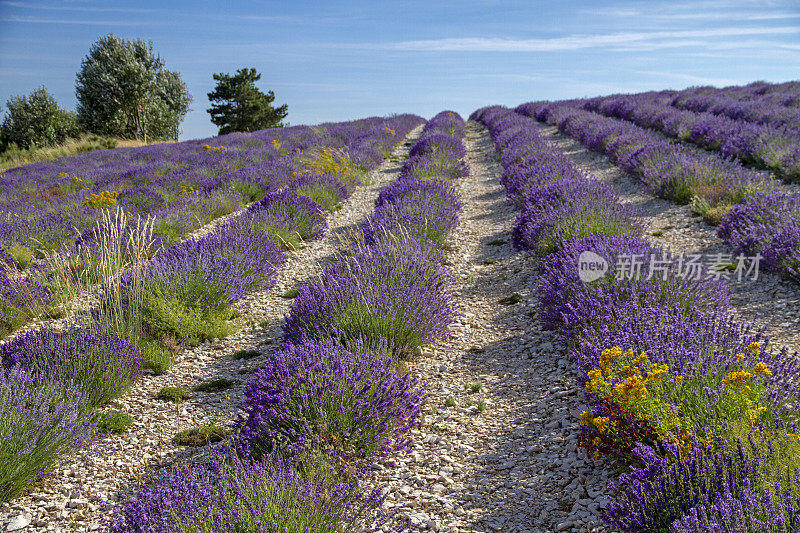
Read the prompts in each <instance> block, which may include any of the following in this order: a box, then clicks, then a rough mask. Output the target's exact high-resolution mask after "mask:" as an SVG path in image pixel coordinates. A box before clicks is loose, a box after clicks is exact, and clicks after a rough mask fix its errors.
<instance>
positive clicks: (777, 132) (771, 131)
mask: <svg viewBox="0 0 800 533" xmlns="http://www.w3.org/2000/svg"><path fill="white" fill-rule="evenodd" d="M659 96H660V95H659V94H657V93H656V94H653V93H643V94H637V95H611V96H605V97H598V98H590V99H588V100H585V101H583V102H582V103H581V104H580V105H581V107H583V109H587V110H589V111H595V112H597V113H601V114H603V115H606V116H611V117H616V118H621V119H624V120H628V121H630V122H633V123H634V124H636V125H638V126H642V127H645V128H651V129H654V130H657V131H660V132H662V133H664V134H666V135H668V136H670V137H674V138H676V139H679V140H681V141H689V142H692V143H694V144H697V145H698V146H700V147H702V148H705V149H708V150H716V151H719V152H720V153H721V154H722V155H723V156H725V157H736V158H738V159H740V160H741V161H742V162H744V163H745V164H749V165H753V166H755V167H757V168H763V169H769V170H772V171H773V172H775V173H776V174H777V175H778V176H781V177H782V178H784V179H785V180H787V181H793V182H797V181H800V132H798V133H796V132H792V131H788V130H787V129H786V128H785V127H774V126H769V125H764V124H757V123H753V122H748V121H746V120H742V119H732V118H728V117H726V116H720V115H714V114H712V113H707V112H701V113H697V112H694V111H685V110H680V109H677V108H675V107H673V106H671V105H669V104H665V103H660V101H659ZM797 120H798V121H800V113H798V116H797ZM798 127H799V128H800V124H798Z"/></svg>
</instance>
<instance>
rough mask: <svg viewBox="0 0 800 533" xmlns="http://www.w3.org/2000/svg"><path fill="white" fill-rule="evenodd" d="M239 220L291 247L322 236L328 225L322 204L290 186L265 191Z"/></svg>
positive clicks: (238, 222) (239, 222)
mask: <svg viewBox="0 0 800 533" xmlns="http://www.w3.org/2000/svg"><path fill="white" fill-rule="evenodd" d="M236 223H237V224H244V225H248V226H251V227H254V228H255V229H257V230H258V231H259V232H262V233H265V234H268V235H273V236H275V237H276V238H277V239H278V240H279V242H281V243H282V244H284V245H288V246H289V247H297V245H299V243H300V241H307V240H313V239H318V238H320V237H322V234H323V233H324V232H325V226H326V223H325V212H324V211H323V209H322V208H321V207H320V205H319V204H318V203H316V202H314V201H313V200H311V199H310V198H308V197H305V196H300V195H298V194H297V193H295V192H294V191H291V190H287V191H280V192H274V193H270V194H268V195H266V196H265V197H264V198H262V199H261V200H259V201H258V202H255V203H253V204H252V205H250V207H248V209H247V214H245V215H243V216H242V217H241V218H239V219H237V221H236Z"/></svg>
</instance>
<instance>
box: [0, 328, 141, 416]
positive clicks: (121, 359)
mask: <svg viewBox="0 0 800 533" xmlns="http://www.w3.org/2000/svg"><path fill="white" fill-rule="evenodd" d="M18 365H19V366H22V367H23V368H24V369H25V371H26V372H28V373H29V374H30V375H31V376H33V377H35V378H36V380H37V381H39V382H44V381H69V382H72V383H75V384H77V385H79V386H81V387H83V388H84V390H85V391H86V394H87V396H88V398H87V400H86V401H87V402H88V404H89V405H91V406H92V407H95V406H98V405H101V404H103V403H106V402H108V401H110V400H112V399H114V398H116V397H118V396H120V395H121V394H122V393H123V392H125V390H127V388H128V386H129V385H130V384H131V383H132V382H133V380H134V379H135V378H136V377H137V376H138V375H139V373H140V371H141V359H140V355H139V351H138V350H137V349H136V348H135V347H134V346H132V345H131V344H130V343H129V342H127V341H126V340H123V339H121V338H119V337H117V336H115V335H112V334H109V333H106V332H104V331H102V330H100V329H99V328H97V327H88V328H72V329H68V330H65V331H54V330H51V329H47V328H45V329H40V330H36V331H32V332H28V333H25V334H23V335H20V336H18V337H16V338H15V339H14V340H13V341H11V342H8V343H6V344H3V345H2V346H0V367H2V368H4V369H6V371H7V370H8V369H10V368H13V367H15V366H18Z"/></svg>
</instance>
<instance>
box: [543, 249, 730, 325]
mask: <svg viewBox="0 0 800 533" xmlns="http://www.w3.org/2000/svg"><path fill="white" fill-rule="evenodd" d="M585 251H591V252H594V253H596V254H597V255H599V256H600V257H602V258H603V259H605V260H606V261H607V262H608V265H610V266H613V267H612V268H610V269H609V272H608V273H607V274H606V275H605V276H604V277H602V278H600V279H598V280H596V281H592V282H590V283H586V282H584V281H582V280H581V279H580V277H579V275H578V258H579V257H580V254H581V253H582V252H585ZM620 256H624V257H626V258H627V257H638V258H640V259H641V260H642V261H643V263H646V262H647V259H646V258H651V257H652V258H653V259H662V260H668V258H669V256H668V255H667V251H665V250H662V249H660V248H658V247H656V246H654V245H651V244H648V243H646V242H644V241H642V240H639V239H637V238H631V237H627V236H621V237H616V236H610V237H607V236H605V235H593V236H590V237H586V238H583V239H579V240H577V241H575V242H574V243H572V244H570V245H568V246H566V247H565V248H564V249H563V250H562V251H560V252H557V253H555V254H552V255H550V256H549V257H548V260H547V262H546V263H544V264H543V265H542V275H541V278H540V282H539V286H538V289H537V290H538V292H539V293H540V294H541V295H542V296H541V304H540V317H541V320H542V324H543V325H544V326H545V327H546V328H548V329H553V330H556V331H558V332H559V333H561V334H562V335H563V337H564V338H565V339H570V338H574V335H575V334H578V333H580V332H585V331H587V330H601V331H602V330H603V328H609V327H611V328H613V327H615V325H616V324H619V322H620V321H621V320H624V319H625V317H626V316H627V315H628V313H629V312H636V310H637V309H639V308H648V307H662V306H666V307H669V308H672V307H676V306H677V308H678V309H679V310H681V311H682V313H684V314H685V313H687V312H690V311H691V310H693V309H709V310H710V309H727V308H728V293H727V291H726V290H725V285H724V283H723V282H722V281H720V280H715V279H713V278H709V277H707V276H706V275H704V273H705V272H706V271H705V270H702V269H701V276H699V277H698V278H699V279H689V278H688V277H686V278H685V277H684V276H682V275H679V274H680V273H679V272H678V271H677V269H678V265H677V262H670V263H669V266H668V267H666V268H665V270H664V271H663V272H659V273H656V274H655V275H654V276H652V277H651V278H650V279H648V276H647V275H644V276H631V279H627V278H626V277H623V279H617V277H616V274H614V273H613V270H614V268H616V267H617V265H618V263H619V262H620ZM651 264H652V262H651Z"/></svg>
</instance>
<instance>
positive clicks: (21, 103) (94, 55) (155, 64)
mask: <svg viewBox="0 0 800 533" xmlns="http://www.w3.org/2000/svg"><path fill="white" fill-rule="evenodd" d="M213 77H214V80H215V81H216V87H215V88H214V91H212V92H210V93H208V98H209V101H210V103H211V107H210V108H209V109H208V110H207V111H208V113H209V114H210V115H211V122H212V123H213V124H214V125H216V126H217V127H218V128H219V134H220V135H221V134H225V133H230V132H233V131H255V130H259V129H264V128H272V127H280V126H283V125H284V123H283V119H284V118H286V115H287V114H288V108H287V106H286V105H285V104H284V105H281V106H273V102H274V101H275V94H274V93H273V92H272V91H268V92H267V93H264V92H262V91H261V90H260V89H258V88H257V87H256V85H255V83H256V82H257V81H258V80H260V79H261V74H259V73H258V72H257V71H256V69H254V68H242V69H239V70H237V71H236V73H235V74H233V75H231V74H225V73H219V74H214V76H213ZM75 95H76V97H77V100H78V105H77V109H76V111H75V112H72V111H69V110H66V109H63V108H61V107H60V106H59V105H58V103H57V102H56V99H55V98H54V97H53V96H52V95H51V94H50V93H49V92H48V91H47V89H46V88H45V87H44V86H42V87H39V88H37V89H34V90H33V91H32V92H31V93H30V94H27V95H17V96H12V97H11V98H9V99H8V101H7V102H6V113H5V116H4V118H3V121H2V125H1V126H0V151H2V150H6V149H9V148H10V147H17V148H21V149H31V148H41V147H47V146H54V145H57V144H60V143H63V142H65V141H66V140H68V139H71V138H76V137H79V136H80V135H82V134H95V135H101V136H106V137H117V138H121V139H138V140H142V141H144V142H153V141H164V140H177V139H178V136H179V134H180V124H181V122H182V121H183V120H184V118H185V117H186V115H187V113H188V112H189V111H190V108H189V106H190V105H191V103H192V96H191V95H190V94H189V90H188V88H187V87H186V84H185V83H184V81H183V79H182V77H181V75H180V73H178V72H176V71H172V70H168V69H167V68H166V64H165V62H164V60H163V59H162V58H161V56H160V55H158V54H157V53H156V52H155V51H154V49H153V43H152V42H151V41H144V40H142V39H133V40H128V39H124V38H120V37H117V36H115V35H113V34H109V35H106V36H103V37H100V38H99V39H98V40H97V41H95V42H94V43H93V44H92V46H91V48H90V49H89V53H88V54H87V55H86V57H85V58H84V59H83V60H82V61H81V66H80V70H79V71H78V73H77V75H76V80H75Z"/></svg>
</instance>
